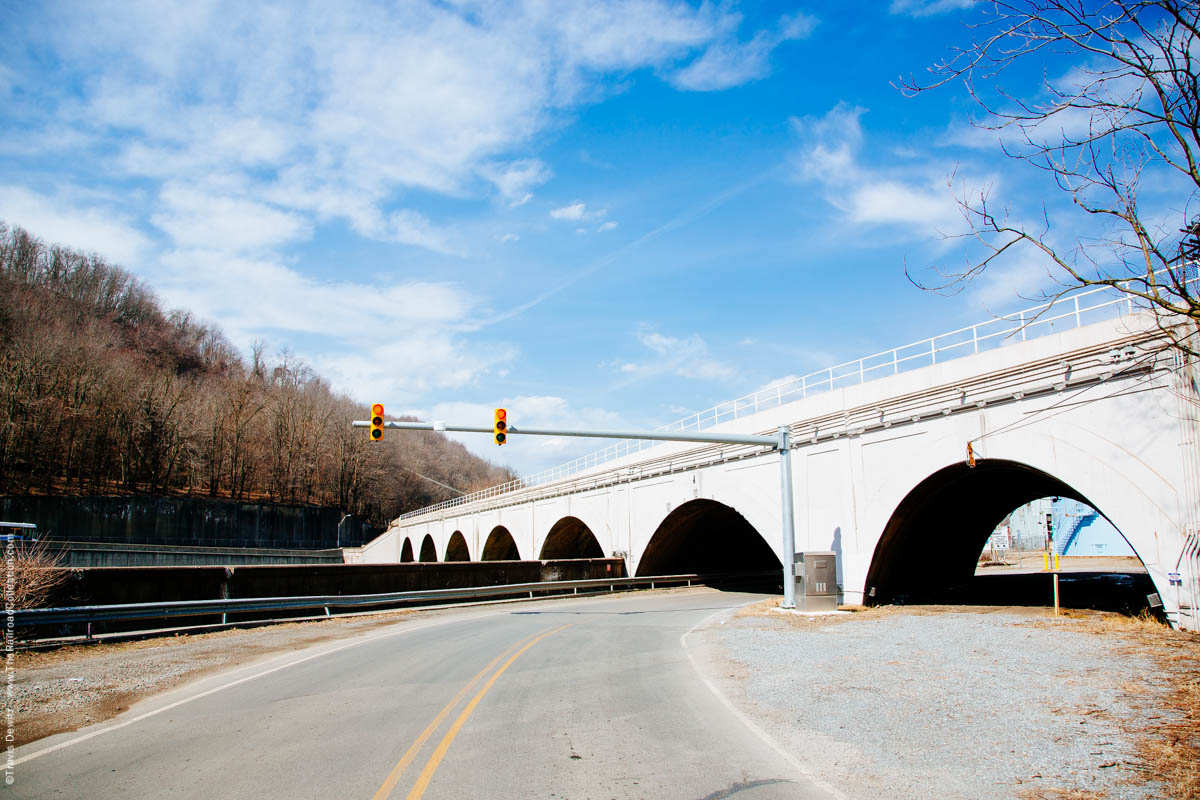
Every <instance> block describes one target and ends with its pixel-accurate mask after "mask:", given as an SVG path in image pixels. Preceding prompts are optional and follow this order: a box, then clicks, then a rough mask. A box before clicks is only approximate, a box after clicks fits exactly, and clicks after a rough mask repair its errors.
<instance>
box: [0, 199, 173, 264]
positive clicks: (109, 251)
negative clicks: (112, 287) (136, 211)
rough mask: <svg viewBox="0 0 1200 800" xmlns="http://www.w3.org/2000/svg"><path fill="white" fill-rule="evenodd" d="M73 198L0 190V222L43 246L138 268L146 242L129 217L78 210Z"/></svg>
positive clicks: (99, 208)
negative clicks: (56, 246)
mask: <svg viewBox="0 0 1200 800" xmlns="http://www.w3.org/2000/svg"><path fill="white" fill-rule="evenodd" d="M79 194H83V195H84V196H87V195H88V194H89V193H87V192H80V193H79ZM74 195H76V192H73V191H68V190H66V189H64V190H62V191H61V192H60V193H59V194H58V195H56V196H54V197H47V196H45V195H42V194H39V193H37V192H32V191H30V190H29V189H26V188H24V187H21V186H0V219H2V220H4V221H5V222H7V223H8V224H9V225H16V226H19V227H22V228H25V229H26V230H27V231H29V232H30V233H32V234H33V235H35V236H37V237H39V238H41V239H43V240H44V241H46V242H50V243H53V244H62V245H65V246H67V247H74V248H81V249H84V250H87V251H88V252H95V253H99V254H100V255H102V256H104V258H105V259H106V260H108V261H110V262H112V263H113V264H116V265H119V266H124V267H127V268H131V267H134V266H135V265H137V264H139V263H140V261H141V259H142V256H143V254H144V253H145V252H146V250H147V249H148V248H149V246H150V240H149V239H147V238H146V236H145V235H143V234H142V233H141V231H139V230H138V229H137V228H136V227H134V224H133V221H132V219H131V218H130V216H129V215H128V214H125V213H122V212H119V211H114V210H112V209H111V208H105V207H103V206H101V205H87V206H82V207H81V206H79V205H77V204H76V202H74V201H73V199H72V196H74Z"/></svg>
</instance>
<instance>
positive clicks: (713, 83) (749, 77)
mask: <svg viewBox="0 0 1200 800" xmlns="http://www.w3.org/2000/svg"><path fill="white" fill-rule="evenodd" d="M816 24H817V20H816V18H815V17H811V16H809V15H807V14H801V13H796V14H792V15H789V16H785V17H783V18H782V19H781V20H780V21H779V24H778V26H777V27H776V28H775V29H774V30H768V31H759V32H758V33H756V34H755V35H754V37H753V38H752V39H750V40H749V41H747V42H739V41H737V40H736V38H734V37H732V36H731V37H729V38H726V39H720V40H718V41H716V42H713V43H712V44H710V45H709V46H708V49H706V50H705V51H704V53H703V54H702V55H701V56H700V57H698V58H697V59H695V60H694V61H692V62H691V63H690V64H688V65H687V66H686V67H684V68H683V69H681V70H679V71H678V72H676V73H675V74H674V75H672V76H671V79H670V80H671V83H672V84H673V85H674V86H676V87H677V88H680V89H689V90H691V91H701V92H709V91H719V90H722V89H729V88H731V87H733V86H741V85H742V84H744V83H748V82H750V81H753V80H757V79H759V78H763V77H766V76H767V75H768V74H769V73H770V71H771V64H770V58H771V53H772V52H774V50H775V48H777V47H779V45H781V44H783V43H784V42H787V41H791V40H795V39H804V38H807V37H808V36H809V35H810V34H811V33H812V31H813V28H815V27H816Z"/></svg>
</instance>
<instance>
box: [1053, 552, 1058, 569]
mask: <svg viewBox="0 0 1200 800" xmlns="http://www.w3.org/2000/svg"><path fill="white" fill-rule="evenodd" d="M1054 571H1055V572H1058V553H1055V554H1054Z"/></svg>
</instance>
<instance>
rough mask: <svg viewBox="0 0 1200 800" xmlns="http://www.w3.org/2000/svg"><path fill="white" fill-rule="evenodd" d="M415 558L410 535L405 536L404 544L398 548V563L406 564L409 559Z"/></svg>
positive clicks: (414, 559) (413, 559)
mask: <svg viewBox="0 0 1200 800" xmlns="http://www.w3.org/2000/svg"><path fill="white" fill-rule="evenodd" d="M416 560H417V559H416V557H415V556H414V555H413V545H412V537H410V536H405V537H404V546H403V547H401V548H400V563H401V564H406V563H408V562H410V561H416Z"/></svg>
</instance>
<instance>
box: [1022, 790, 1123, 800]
mask: <svg viewBox="0 0 1200 800" xmlns="http://www.w3.org/2000/svg"><path fill="white" fill-rule="evenodd" d="M1017 797H1019V798H1021V800H1103V798H1105V797H1108V795H1107V794H1105V793H1103V792H1090V791H1086V790H1084V789H1022V790H1021V791H1019V792H1017Z"/></svg>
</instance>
